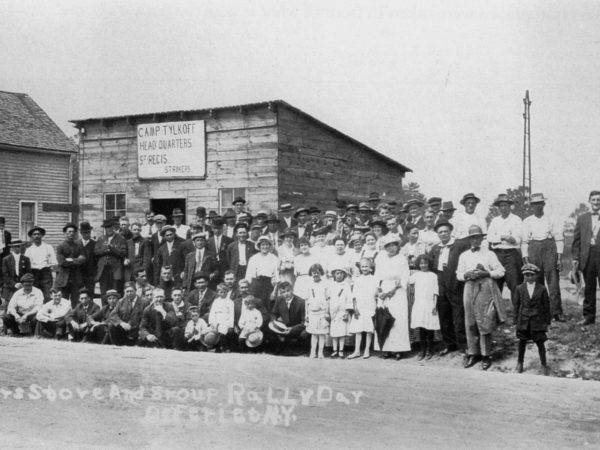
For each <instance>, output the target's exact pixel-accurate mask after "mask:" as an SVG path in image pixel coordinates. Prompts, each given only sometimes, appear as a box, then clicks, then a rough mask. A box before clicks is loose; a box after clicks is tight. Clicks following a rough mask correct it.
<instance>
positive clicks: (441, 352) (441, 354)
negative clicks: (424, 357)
mask: <svg viewBox="0 0 600 450" xmlns="http://www.w3.org/2000/svg"><path fill="white" fill-rule="evenodd" d="M451 351H452V350H450V349H449V348H448V347H445V348H443V349H442V350H440V353H439V355H440V356H446V355H447V354H448V353H450V352H451Z"/></svg>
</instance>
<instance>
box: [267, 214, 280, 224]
mask: <svg viewBox="0 0 600 450" xmlns="http://www.w3.org/2000/svg"><path fill="white" fill-rule="evenodd" d="M266 222H267V223H269V222H271V223H280V222H281V220H279V218H278V217H277V216H276V215H275V214H269V215H268V216H267V220H266Z"/></svg>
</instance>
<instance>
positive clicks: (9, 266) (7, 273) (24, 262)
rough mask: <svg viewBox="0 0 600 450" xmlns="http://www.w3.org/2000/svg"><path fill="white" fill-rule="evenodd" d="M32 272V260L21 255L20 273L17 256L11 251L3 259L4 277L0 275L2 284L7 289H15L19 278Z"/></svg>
mask: <svg viewBox="0 0 600 450" xmlns="http://www.w3.org/2000/svg"><path fill="white" fill-rule="evenodd" d="M30 272H31V261H30V260H29V258H28V257H27V256H25V255H21V258H19V273H16V271H15V257H14V256H13V255H12V253H11V254H10V255H8V256H5V257H4V258H3V259H2V277H0V280H1V281H2V286H3V287H4V288H5V289H14V288H15V284H16V283H18V282H19V279H20V278H21V277H22V276H23V275H25V274H26V273H30ZM6 300H8V299H6Z"/></svg>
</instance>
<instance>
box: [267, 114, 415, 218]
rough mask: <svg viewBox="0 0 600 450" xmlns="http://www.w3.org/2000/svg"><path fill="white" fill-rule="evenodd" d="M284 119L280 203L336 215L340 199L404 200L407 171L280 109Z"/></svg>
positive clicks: (280, 163)
mask: <svg viewBox="0 0 600 450" xmlns="http://www.w3.org/2000/svg"><path fill="white" fill-rule="evenodd" d="M278 114H279V119H278V123H279V133H278V135H279V197H280V202H290V203H292V204H293V205H294V207H295V206H301V205H305V206H311V205H315V206H319V207H320V208H322V209H324V208H327V209H333V210H335V199H336V198H339V199H344V200H352V201H357V202H358V201H364V200H366V199H367V197H368V195H369V193H370V192H378V193H379V194H380V195H381V194H383V193H385V197H384V198H389V199H397V198H398V197H399V196H400V193H401V192H402V177H403V175H404V174H403V171H402V170H400V169H399V168H397V167H394V166H392V165H391V164H390V163H389V162H387V161H385V160H384V159H383V158H381V157H378V156H377V155H375V154H374V153H373V152H370V151H369V150H367V149H365V148H364V147H362V146H360V145H358V144H355V143H353V142H352V141H350V140H348V139H344V138H343V136H339V135H337V134H336V133H334V132H331V131H329V130H327V129H326V128H324V127H322V126H319V124H317V123H314V121H312V120H309V119H307V118H305V117H304V116H302V115H300V114H298V113H297V112H295V111H293V110H290V109H287V108H283V107H280V108H279V109H278Z"/></svg>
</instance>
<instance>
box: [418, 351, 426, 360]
mask: <svg viewBox="0 0 600 450" xmlns="http://www.w3.org/2000/svg"><path fill="white" fill-rule="evenodd" d="M424 359H425V352H419V356H417V361H423V360H424Z"/></svg>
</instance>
